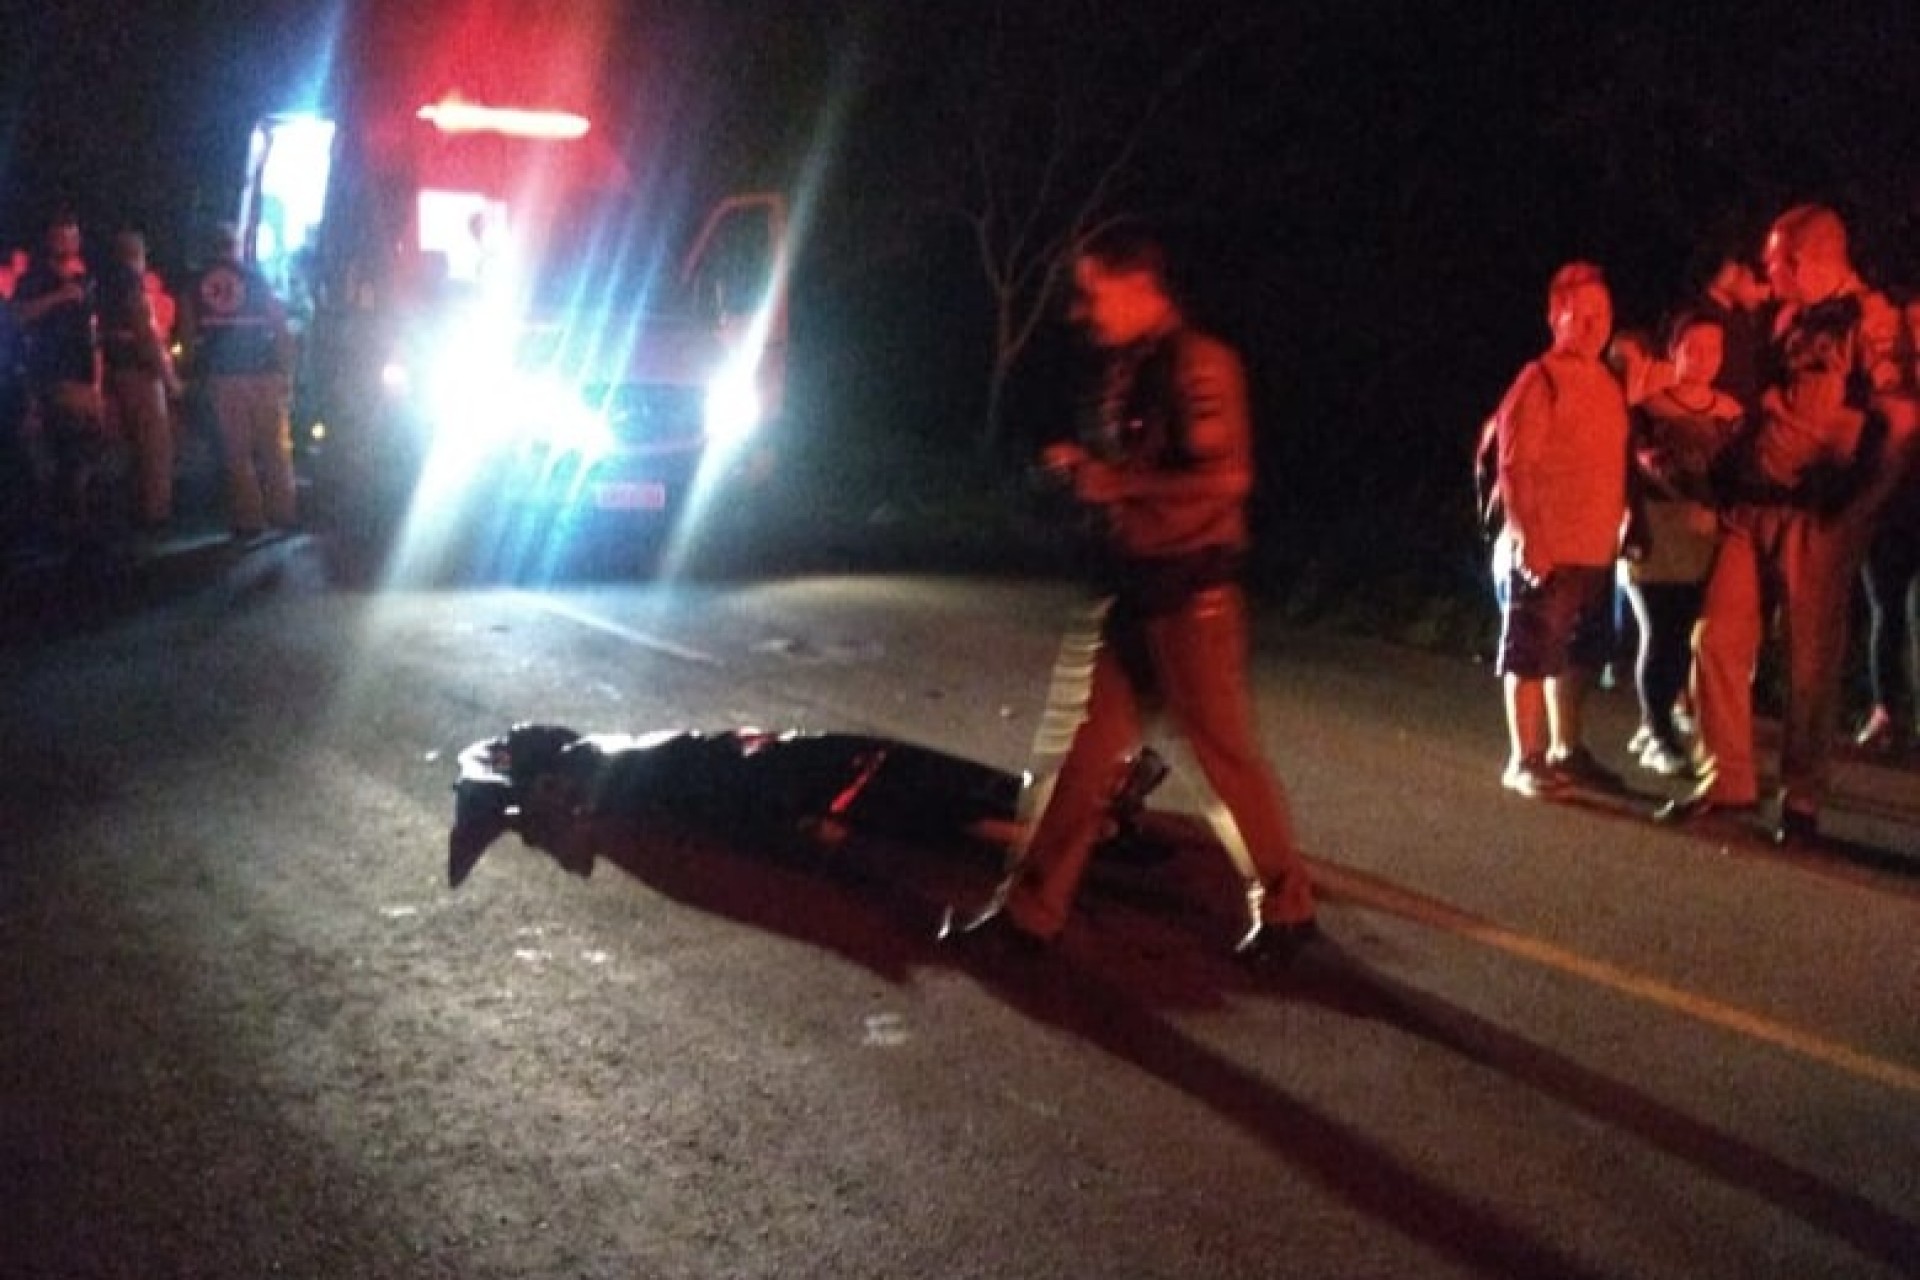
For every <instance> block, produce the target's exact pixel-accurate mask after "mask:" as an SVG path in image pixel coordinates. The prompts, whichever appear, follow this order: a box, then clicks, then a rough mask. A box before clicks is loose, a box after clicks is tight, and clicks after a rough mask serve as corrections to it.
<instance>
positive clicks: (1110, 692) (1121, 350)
mask: <svg viewBox="0 0 1920 1280" xmlns="http://www.w3.org/2000/svg"><path fill="white" fill-rule="evenodd" d="M1074 278H1075V282H1076V286H1077V305H1078V310H1079V314H1080V318H1081V319H1082V321H1083V322H1084V323H1085V325H1086V328H1087V330H1088V331H1089V335H1090V336H1091V338H1092V339H1093V342H1094V344H1095V345H1096V346H1097V347H1098V348H1099V349H1100V351H1101V353H1102V355H1103V358H1104V359H1103V364H1104V370H1103V377H1102V382H1101V393H1100V396H1099V405H1100V409H1099V413H1098V415H1097V417H1098V421H1097V422H1096V423H1095V424H1094V429H1093V431H1092V432H1091V433H1090V437H1089V438H1088V439H1087V440H1085V441H1084V442H1082V443H1074V444H1061V445H1056V446H1053V447H1052V448H1051V449H1050V450H1049V451H1048V453H1047V455H1046V456H1045V458H1044V461H1045V463H1046V464H1047V465H1048V466H1049V467H1051V468H1053V469H1055V470H1056V471H1058V472H1060V473H1062V474H1064V475H1068V476H1070V477H1071V483H1072V485H1073V489H1074V492H1075V495H1076V496H1077V497H1078V498H1079V499H1080V500H1081V501H1082V502H1083V503H1086V504H1088V505H1089V506H1091V507H1093V508H1096V509H1097V510H1098V511H1099V512H1100V513H1101V514H1102V515H1103V516H1104V526H1105V529H1104V543H1105V549H1106V552H1107V553H1108V554H1107V559H1108V562H1109V566H1108V572H1107V575H1106V576H1107V581H1106V582H1105V583H1104V584H1103V585H1104V586H1105V587H1106V588H1107V589H1108V590H1109V591H1110V593H1111V600H1110V603H1109V604H1108V605H1107V607H1106V610H1105V613H1104V618H1103V621H1102V623H1101V633H1100V644H1099V646H1098V649H1097V652H1096V653H1095V654H1094V657H1093V663H1092V683H1091V689H1090V692H1089V693H1088V695H1087V704H1086V707H1085V712H1084V718H1083V719H1082V721H1081V723H1080V724H1079V726H1078V728H1077V729H1076V730H1074V731H1073V733H1072V740H1071V744H1070V746H1069V747H1068V748H1067V752H1066V757H1065V760H1064V761H1063V763H1062V765H1061V768H1060V772H1059V775H1058V778H1057V779H1056V780H1055V782H1054V785H1053V789H1052V793H1051V797H1050V799H1049V800H1048V802H1047V803H1046V806H1045V808H1044V810H1043V811H1042V812H1041V814H1040V817H1039V820H1038V822H1037V824H1036V825H1035V827H1034V830H1033V834H1032V839H1031V842H1030V844H1029V845H1028V847H1027V849H1026V851H1025V854H1024V856H1023V857H1022V858H1021V860H1020V861H1019V863H1018V864H1017V865H1016V866H1015V868H1014V869H1013V871H1012V872H1011V874H1010V875H1009V877H1008V881H1007V883H1006V884H1005V885H1003V886H1002V896H1001V897H1000V898H998V899H997V902H998V903H999V904H1002V905H1001V906H1000V909H999V910H998V911H997V913H996V912H994V911H993V909H991V908H990V909H989V913H986V914H983V916H982V917H981V918H980V919H978V920H976V921H975V922H973V924H972V925H970V926H968V927H967V928H966V929H965V930H964V931H963V932H977V931H981V930H986V929H990V930H992V931H994V932H997V933H1000V934H1001V935H1002V936H1010V937H1012V938H1014V939H1015V940H1024V941H1026V942H1036V941H1037V942H1044V941H1048V940H1051V939H1052V938H1054V937H1055V936H1057V935H1058V934H1059V933H1060V931H1061V930H1062V929H1063V928H1064V927H1065V925H1066V921H1067V916H1068V913H1069V911H1070V908H1071V906H1072V903H1073V899H1074V897H1075V894H1076V892H1077V889H1078V886H1079V882H1080V879H1081V876H1082V874H1083V873H1084V871H1085V869H1086V866H1087V862H1088V858H1089V856H1090V854H1091V853H1092V851H1093V848H1094V846H1095V844H1096V843H1097V841H1098V840H1099V838H1100V836H1101V835H1102V833H1103V830H1104V824H1105V821H1106V815H1107V810H1108V806H1109V803H1110V801H1111V800H1112V798H1113V796H1114V794H1115V792H1116V790H1117V789H1119V788H1121V787H1122V786H1124V784H1125V780H1126V775H1127V773H1128V770H1129V767H1130V766H1129V761H1130V760H1131V758H1132V757H1133V756H1134V754H1135V752H1136V751H1137V750H1138V748H1139V745H1140V742H1139V739H1140V730H1141V718H1142V716H1143V715H1144V714H1145V713H1146V712H1148V711H1149V710H1156V709H1161V708H1164V710H1165V711H1166V712H1167V713H1168V715H1169V717H1170V719H1171V721H1172V723H1173V725H1174V727H1175V728H1176V729H1177V730H1178V731H1179V732H1180V733H1181V735H1182V736H1183V737H1184V738H1185V740H1186V742H1187V744H1188V746H1189V748H1190V749H1191V751H1192V754H1193V756H1194V758H1195V759H1196V761H1197V762H1198V764H1199V766H1200V770H1201V772H1202V774H1203V775H1204V776H1205V778H1206V781H1207V783H1208V784H1209V785H1210V786H1211V788H1212V790H1213V792H1214V795H1215V796H1216V797H1217V798H1218V803H1216V804H1212V805H1210V806H1209V813H1208V816H1209V817H1210V818H1211V819H1213V820H1214V826H1215V830H1216V833H1217V834H1218V835H1219V836H1220V839H1221V843H1222V845H1223V846H1224V847H1225V849H1226V852H1227V853H1228V855H1229V856H1230V857H1231V858H1232V859H1233V861H1234V863H1235V866H1236V869H1237V871H1238V872H1239V874H1240V876H1241V878H1242V880H1243V883H1244V886H1245V889H1246V898H1247V907H1248V912H1249V920H1248V928H1247V931H1246V933H1245V935H1244V936H1243V937H1242V938H1241V941H1240V946H1239V948H1238V950H1239V951H1240V953H1241V954H1242V955H1243V956H1249V957H1259V956H1262V955H1273V956H1277V957H1279V958H1285V957H1286V956H1288V955H1290V954H1291V952H1292V951H1293V950H1295V949H1296V948H1297V947H1298V945H1299V944H1300V942H1301V941H1303V940H1304V939H1306V938H1308V937H1310V936H1311V934H1312V931H1313V928H1314V925H1313V921H1314V897H1313V887H1312V884H1311V881H1310V878H1309V875H1308V871H1307V866H1306V863H1305V862H1304V861H1303V860H1302V858H1301V856H1300V851H1299V848H1298V847H1297V845H1296V844H1295V842H1294V834H1293V826H1292V820H1291V816H1290V814H1289V811H1288V804H1287V797H1286V793H1285V791H1284V790H1283V788H1282V787H1281V784H1280V780H1279V778H1278V777H1277V776H1275V774H1274V773H1273V771H1272V770H1271V769H1270V768H1269V767H1268V765H1267V763H1266V761H1265V759H1264V758H1263V757H1262V754H1261V748H1260V743H1259V740H1258V736H1257V733H1256V729H1255V722H1254V714H1253V704H1252V699H1251V697H1250V695H1249V692H1248V689H1247V673H1246V658H1247V624H1246V602H1245V597H1244V595H1243V593H1242V590H1241V587H1240V585H1239V582H1238V574H1239V570H1240V567H1241V561H1242V559H1243V557H1244V554H1245V552H1246V549H1247V545H1248V531H1247V517H1246V500H1247V497H1248V494H1249V493H1250V491H1251V490H1252V487H1253V476H1254V468H1253V438H1252V427H1251V423H1250V421H1249V414H1248V406H1247V395H1246V379H1245V374H1244V371H1243V370H1242V367H1241V364H1240V359H1239V357H1238V355H1237V354H1235V352H1234V351H1233V350H1232V348H1230V347H1228V346H1227V345H1226V344H1224V343H1222V342H1220V341H1219V340H1217V339H1215V338H1213V337H1211V336H1209V335H1207V334H1204V333H1202V332H1200V331H1199V330H1197V329H1195V328H1193V327H1191V326H1190V325H1188V323H1187V321H1186V319H1185V317H1184V316H1183V315H1182V313H1181V310H1180V308H1179V306H1178V305H1177V304H1176V303H1175V301H1174V299H1173V298H1172V296H1171V294H1170V292H1169V289H1168V284H1167V280H1166V264H1165V259H1164V254H1163V251H1162V250H1161V248H1160V247H1159V245H1158V244H1157V243H1156V242H1155V241H1153V240H1152V239H1151V238H1150V237H1148V236H1146V235H1145V234H1144V233H1142V232H1141V231H1139V230H1138V229H1136V228H1131V227H1123V228H1116V229H1114V230H1113V231H1110V232H1109V233H1107V234H1106V235H1104V236H1102V237H1100V238H1098V239H1096V240H1095V241H1094V242H1092V243H1090V244H1089V245H1087V246H1086V247H1085V248H1084V249H1083V250H1082V252H1081V253H1080V255H1079V257H1078V259H1077V261H1076V263H1075V273H1074ZM1009 929H1010V930H1012V933H1011V934H1008V933H1007V930H1009Z"/></svg>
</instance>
